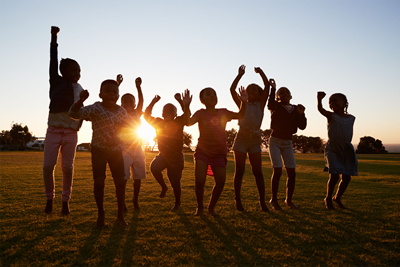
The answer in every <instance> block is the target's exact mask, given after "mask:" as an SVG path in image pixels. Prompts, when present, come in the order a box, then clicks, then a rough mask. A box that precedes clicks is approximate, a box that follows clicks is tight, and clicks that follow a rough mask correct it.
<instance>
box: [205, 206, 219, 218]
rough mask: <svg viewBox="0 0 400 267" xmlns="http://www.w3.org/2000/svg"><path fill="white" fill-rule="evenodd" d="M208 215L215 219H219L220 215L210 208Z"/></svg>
mask: <svg viewBox="0 0 400 267" xmlns="http://www.w3.org/2000/svg"><path fill="white" fill-rule="evenodd" d="M208 214H210V215H211V216H213V217H219V214H218V213H216V212H215V210H214V209H210V208H208Z"/></svg>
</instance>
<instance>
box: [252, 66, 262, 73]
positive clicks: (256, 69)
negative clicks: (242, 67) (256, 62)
mask: <svg viewBox="0 0 400 267" xmlns="http://www.w3.org/2000/svg"><path fill="white" fill-rule="evenodd" d="M254 71H255V72H256V73H258V74H260V73H263V72H264V71H263V70H262V69H261V68H260V67H255V68H254Z"/></svg>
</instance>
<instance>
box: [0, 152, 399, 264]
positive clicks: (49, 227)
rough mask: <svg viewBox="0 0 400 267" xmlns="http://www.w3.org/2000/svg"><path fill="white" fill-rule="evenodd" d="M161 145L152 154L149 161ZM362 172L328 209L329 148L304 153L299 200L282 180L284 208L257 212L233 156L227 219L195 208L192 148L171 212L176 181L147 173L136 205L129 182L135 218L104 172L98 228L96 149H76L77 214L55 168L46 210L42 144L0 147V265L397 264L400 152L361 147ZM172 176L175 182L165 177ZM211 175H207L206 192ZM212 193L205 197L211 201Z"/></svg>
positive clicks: (225, 199) (225, 196)
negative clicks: (121, 207) (50, 206)
mask: <svg viewBox="0 0 400 267" xmlns="http://www.w3.org/2000/svg"><path fill="white" fill-rule="evenodd" d="M154 155H155V154H154V153H147V154H146V161H147V164H149V163H150V161H151V160H152V158H153V157H154ZM358 156H359V176H357V177H354V178H353V180H352V181H351V183H350V185H349V188H348V190H347V192H346V194H345V195H344V197H343V203H344V205H346V206H347V207H348V209H347V210H338V209H336V210H334V211H328V210H326V209H325V206H324V203H323V199H324V195H325V188H326V182H327V179H328V176H327V174H326V173H323V172H322V168H323V166H324V161H323V155H322V154H306V155H302V154H297V155H296V160H297V165H298V167H297V181H296V190H295V194H294V199H293V201H294V202H295V203H296V204H298V205H300V206H301V209H300V210H290V209H288V208H286V207H285V205H284V203H283V200H284V198H285V179H282V180H281V184H280V189H279V202H280V203H281V205H282V207H283V209H284V210H283V211H272V210H270V211H269V212H268V213H262V212H260V211H259V205H258V193H257V190H256V186H255V181H254V178H253V177H252V175H251V173H250V168H249V166H248V168H247V170H246V174H245V177H244V180H243V188H242V200H243V205H244V207H245V209H246V211H245V212H238V211H236V210H235V207H234V201H233V195H234V194H233V182H232V177H233V172H234V164H233V157H232V155H230V156H229V157H228V166H227V182H226V185H225V189H224V192H223V193H222V196H221V198H220V199H219V202H218V204H217V207H216V211H217V212H218V213H219V214H220V215H221V217H220V218H212V217H210V216H203V217H196V216H194V215H193V214H194V212H195V209H196V198H195V194H194V171H193V157H192V155H191V154H186V155H185V170H184V173H183V179H182V210H180V211H177V212H171V211H170V208H171V207H172V206H173V193H172V188H169V190H168V193H167V197H166V198H165V199H160V198H159V197H158V195H159V193H160V188H159V186H158V184H157V183H156V181H155V179H154V178H153V176H152V175H151V174H150V173H148V177H147V179H145V180H144V181H143V182H142V189H141V192H140V198H139V201H140V202H139V204H140V206H141V210H140V211H134V210H133V205H132V203H131V199H132V196H133V186H132V184H133V183H132V180H130V181H129V182H128V186H127V193H126V201H127V206H128V209H129V211H128V213H127V215H126V219H127V222H128V223H129V226H128V227H126V228H121V227H120V226H119V225H118V223H117V222H116V197H115V188H114V184H113V181H112V178H111V175H110V174H108V175H109V177H108V178H107V180H106V191H105V209H106V227H105V228H103V229H97V228H96V227H95V223H96V217H97V208H96V204H95V201H94V196H93V181H92V173H91V163H90V153H88V152H78V153H77V156H76V162H75V176H74V185H73V193H72V199H71V201H70V208H71V214H70V215H69V216H66V217H63V216H61V170H60V166H59V165H58V166H57V169H56V198H55V203H54V210H53V213H52V214H50V215H46V214H45V213H44V212H43V210H44V207H45V203H46V198H45V196H44V186H43V180H42V174H41V167H42V162H43V153H42V152H1V153H0V174H1V187H0V205H1V206H0V223H1V225H0V227H1V245H0V248H1V251H0V252H1V258H0V265H1V266H143V265H147V266H178V265H189V266H400V193H399V192H400V154H387V155H358ZM263 162H264V163H263V171H264V176H265V181H266V187H267V188H266V196H267V199H269V198H270V192H271V191H270V177H271V172H272V169H271V164H270V161H269V157H268V154H265V155H264V156H263ZM167 184H168V185H169V183H167ZM212 186H213V178H212V177H208V178H207V184H206V189H205V190H206V192H205V199H206V200H207V201H208V199H209V196H210V192H211V189H212ZM205 202H206V201H205Z"/></svg>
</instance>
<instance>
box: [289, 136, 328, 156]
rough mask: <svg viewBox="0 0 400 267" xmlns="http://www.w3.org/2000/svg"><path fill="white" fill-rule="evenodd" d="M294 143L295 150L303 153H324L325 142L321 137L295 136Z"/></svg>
mask: <svg viewBox="0 0 400 267" xmlns="http://www.w3.org/2000/svg"><path fill="white" fill-rule="evenodd" d="M292 141H293V149H294V150H297V151H299V152H301V153H320V152H323V142H322V139H321V138H320V137H313V136H304V135H297V134H294V135H293V138H292Z"/></svg>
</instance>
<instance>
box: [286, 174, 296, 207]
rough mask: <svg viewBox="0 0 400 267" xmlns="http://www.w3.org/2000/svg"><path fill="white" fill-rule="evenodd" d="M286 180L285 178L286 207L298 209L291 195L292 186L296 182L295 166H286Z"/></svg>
mask: <svg viewBox="0 0 400 267" xmlns="http://www.w3.org/2000/svg"><path fill="white" fill-rule="evenodd" d="M286 174H287V180H286V200H285V203H286V205H287V206H288V207H290V208H292V209H299V207H298V206H296V205H295V204H294V203H293V202H292V197H293V193H294V186H295V183H296V169H295V168H286Z"/></svg>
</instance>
